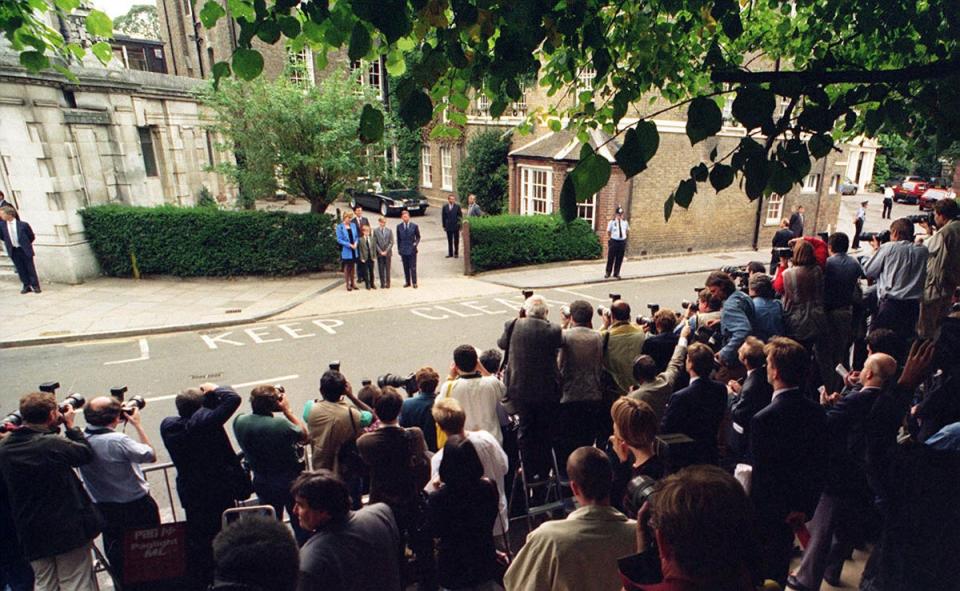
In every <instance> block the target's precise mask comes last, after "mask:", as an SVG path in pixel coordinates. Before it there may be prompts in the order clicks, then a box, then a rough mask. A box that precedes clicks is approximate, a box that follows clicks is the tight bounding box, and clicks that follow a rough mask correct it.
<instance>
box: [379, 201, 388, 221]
mask: <svg viewBox="0 0 960 591" xmlns="http://www.w3.org/2000/svg"><path fill="white" fill-rule="evenodd" d="M389 212H390V210H389V209H387V204H386V203H384V202H382V201H381V202H380V215H382V216H383V217H387V214H388V213H389Z"/></svg>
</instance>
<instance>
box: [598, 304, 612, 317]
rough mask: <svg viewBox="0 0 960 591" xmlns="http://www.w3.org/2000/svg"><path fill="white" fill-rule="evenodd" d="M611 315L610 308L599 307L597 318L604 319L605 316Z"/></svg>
mask: <svg viewBox="0 0 960 591" xmlns="http://www.w3.org/2000/svg"><path fill="white" fill-rule="evenodd" d="M609 315H610V308H608V307H606V306H603V305H600V306H597V316H599V317H601V318H603V317H604V316H609Z"/></svg>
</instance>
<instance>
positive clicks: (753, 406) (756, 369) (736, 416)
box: [727, 337, 773, 456]
mask: <svg viewBox="0 0 960 591" xmlns="http://www.w3.org/2000/svg"><path fill="white" fill-rule="evenodd" d="M737 354H738V355H739V357H740V363H742V364H743V366H744V367H745V368H746V369H747V376H746V377H745V378H744V379H743V384H740V383H739V382H737V381H734V380H731V381H730V383H728V384H727V389H728V390H729V391H730V392H732V393H733V394H734V395H735V396H734V399H733V403H732V404H731V405H730V417H731V420H732V423H731V425H732V428H733V438H732V439H733V443H734V445H733V447H734V448H735V449H736V452H737V454H738V455H739V456H744V455H746V453H747V448H748V446H749V443H750V422H751V421H752V420H753V417H754V415H756V414H757V413H758V412H760V411H761V410H763V409H764V408H766V406H767V405H768V404H770V396H771V395H772V394H773V386H771V385H770V383H769V382H767V370H766V368H765V367H764V366H763V364H764V362H766V359H767V358H766V356H765V355H764V353H763V341H761V340H760V339H758V338H757V337H747V340H745V341H744V342H743V344H742V345H740V349H739V350H738V351H737Z"/></svg>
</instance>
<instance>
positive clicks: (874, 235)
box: [860, 230, 890, 244]
mask: <svg viewBox="0 0 960 591" xmlns="http://www.w3.org/2000/svg"><path fill="white" fill-rule="evenodd" d="M874 239H876V241H877V242H879V243H880V244H886V243H887V242H890V230H884V231H883V232H861V233H860V241H861V242H873V240H874Z"/></svg>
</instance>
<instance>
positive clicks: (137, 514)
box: [80, 396, 160, 581]
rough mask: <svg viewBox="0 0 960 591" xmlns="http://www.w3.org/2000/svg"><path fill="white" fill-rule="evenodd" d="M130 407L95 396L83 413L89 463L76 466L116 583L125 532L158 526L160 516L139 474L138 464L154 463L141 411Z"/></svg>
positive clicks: (121, 574) (118, 577) (121, 578)
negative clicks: (130, 431) (127, 428)
mask: <svg viewBox="0 0 960 591" xmlns="http://www.w3.org/2000/svg"><path fill="white" fill-rule="evenodd" d="M132 402H133V401H132V400H131V401H130V403H128V404H126V405H123V404H121V403H120V401H119V400H118V399H116V398H114V397H113V396H100V397H98V398H94V399H93V400H91V401H90V404H88V405H86V407H84V409H83V418H85V419H86V420H87V428H86V429H85V430H84V433H85V434H86V436H87V441H89V442H90V447H92V448H93V461H92V462H90V463H89V464H85V465H83V466H80V477H81V478H83V484H84V486H86V487H87V492H89V493H90V496H91V497H92V498H93V502H94V503H95V504H96V507H97V509H98V510H99V511H100V515H102V516H103V521H104V524H103V549H104V552H105V553H106V555H107V560H108V561H109V562H110V567H111V569H110V570H111V572H112V574H113V576H114V577H115V578H116V579H117V580H120V581H122V580H123V535H124V532H125V531H126V530H129V529H138V528H145V527H157V526H158V525H160V510H159V509H158V508H157V502H156V501H154V500H153V497H151V496H150V486H149V485H148V484H147V480H146V478H144V476H143V470H141V469H140V464H147V463H151V462H156V461H157V452H156V451H155V450H154V449H153V445H151V443H150V440H149V439H147V434H146V432H145V431H144V430H143V426H141V424H140V409H139V408H138V406H137V405H136V404H132ZM121 422H123V423H125V424H129V425H133V428H134V430H135V431H136V432H137V437H138V438H139V439H140V442H139V443H138V442H136V441H134V440H133V438H132V437H130V436H129V435H126V434H125V433H119V432H117V431H116V428H117V426H118V425H119V424H120V423H121Z"/></svg>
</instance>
